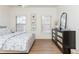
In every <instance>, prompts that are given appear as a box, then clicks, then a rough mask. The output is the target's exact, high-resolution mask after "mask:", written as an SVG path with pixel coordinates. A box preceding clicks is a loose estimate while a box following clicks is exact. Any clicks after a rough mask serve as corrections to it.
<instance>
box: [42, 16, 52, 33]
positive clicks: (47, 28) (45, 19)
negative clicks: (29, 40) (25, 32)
mask: <svg viewBox="0 0 79 59" xmlns="http://www.w3.org/2000/svg"><path fill="white" fill-rule="evenodd" d="M41 25H42V32H43V33H51V16H42V24H41Z"/></svg>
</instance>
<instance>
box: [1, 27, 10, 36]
mask: <svg viewBox="0 0 79 59" xmlns="http://www.w3.org/2000/svg"><path fill="white" fill-rule="evenodd" d="M9 33H11V32H10V30H9V29H8V28H0V36H1V35H5V34H9Z"/></svg>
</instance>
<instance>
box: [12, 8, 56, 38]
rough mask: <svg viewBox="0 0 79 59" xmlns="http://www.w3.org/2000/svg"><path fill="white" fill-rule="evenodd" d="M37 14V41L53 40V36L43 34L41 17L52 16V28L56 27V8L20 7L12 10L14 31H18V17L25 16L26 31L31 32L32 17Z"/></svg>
mask: <svg viewBox="0 0 79 59" xmlns="http://www.w3.org/2000/svg"><path fill="white" fill-rule="evenodd" d="M32 14H35V15H36V18H37V21H36V22H37V25H36V26H37V30H36V39H51V35H49V34H44V33H42V32H41V16H45V15H46V16H47V15H49V16H52V20H51V27H54V26H55V25H54V23H55V21H56V20H57V9H56V8H55V7H26V8H20V7H18V8H17V7H14V8H11V14H10V23H11V24H10V27H11V29H13V30H16V27H15V26H16V16H19V15H23V16H26V17H27V19H28V21H27V26H26V30H27V32H31V15H32Z"/></svg>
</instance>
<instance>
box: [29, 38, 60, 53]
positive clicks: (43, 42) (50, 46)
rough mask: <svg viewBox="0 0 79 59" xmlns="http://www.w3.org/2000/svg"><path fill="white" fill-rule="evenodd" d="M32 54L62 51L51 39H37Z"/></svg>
mask: <svg viewBox="0 0 79 59" xmlns="http://www.w3.org/2000/svg"><path fill="white" fill-rule="evenodd" d="M30 54H61V51H60V50H59V49H58V48H57V47H56V45H55V44H54V43H53V42H52V40H50V39H37V40H36V41H35V43H34V45H33V47H32V49H31V51H30Z"/></svg>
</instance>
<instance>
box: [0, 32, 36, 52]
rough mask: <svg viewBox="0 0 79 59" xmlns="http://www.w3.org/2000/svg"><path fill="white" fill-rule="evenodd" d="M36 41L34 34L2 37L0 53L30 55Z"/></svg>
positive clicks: (20, 33)
mask: <svg viewBox="0 0 79 59" xmlns="http://www.w3.org/2000/svg"><path fill="white" fill-rule="evenodd" d="M34 41H35V37H34V35H33V34H32V33H26V32H15V33H6V34H4V35H0V53H29V51H30V49H31V47H32V45H33V42H34Z"/></svg>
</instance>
